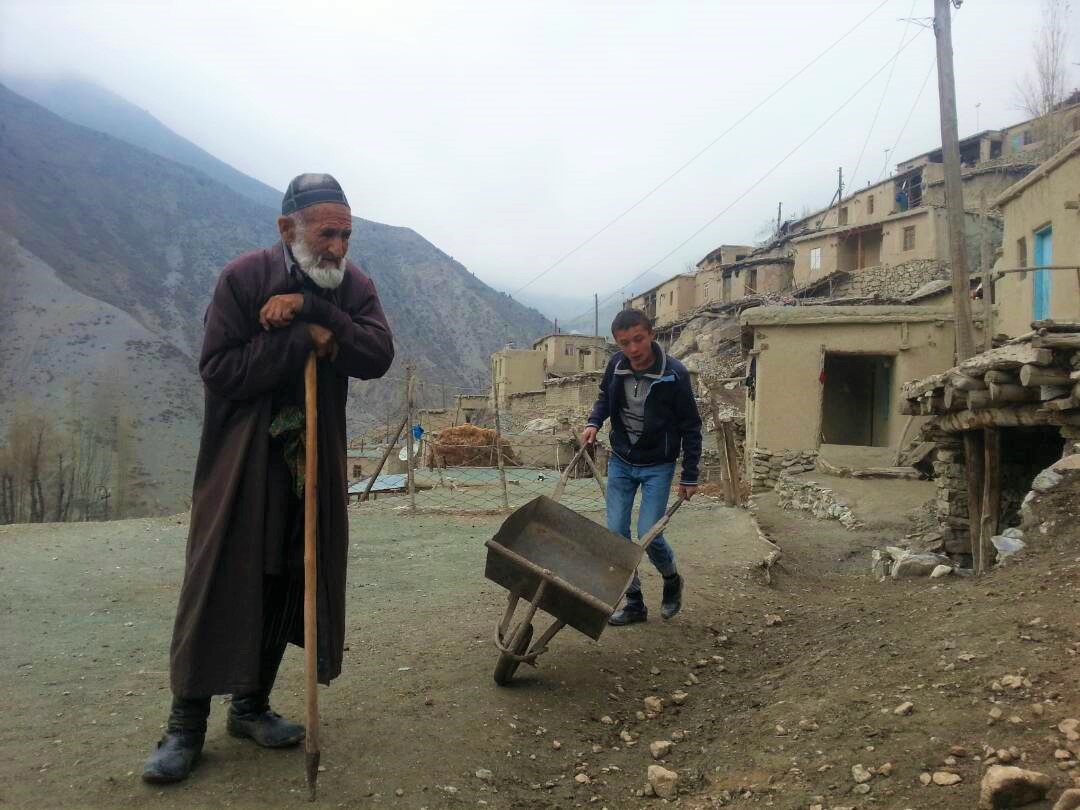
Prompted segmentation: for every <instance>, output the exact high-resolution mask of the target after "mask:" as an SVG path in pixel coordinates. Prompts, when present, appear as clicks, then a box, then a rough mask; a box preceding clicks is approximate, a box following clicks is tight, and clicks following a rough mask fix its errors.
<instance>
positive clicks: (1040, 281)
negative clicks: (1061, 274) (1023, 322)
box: [1032, 226, 1054, 321]
mask: <svg viewBox="0 0 1080 810" xmlns="http://www.w3.org/2000/svg"><path fill="white" fill-rule="evenodd" d="M1053 262H1054V231H1053V229H1052V228H1051V227H1049V226H1047V227H1045V228H1043V229H1042V230H1041V231H1037V232H1036V233H1035V266H1036V267H1048V266H1049V265H1051V264H1053ZM1051 273H1052V271H1050V270H1036V271H1035V275H1034V277H1033V278H1032V284H1033V285H1034V289H1033V293H1034V295H1033V298H1034V306H1033V313H1032V314H1033V315H1034V320H1036V321H1041V320H1045V319H1047V318H1049V317H1050V276H1051Z"/></svg>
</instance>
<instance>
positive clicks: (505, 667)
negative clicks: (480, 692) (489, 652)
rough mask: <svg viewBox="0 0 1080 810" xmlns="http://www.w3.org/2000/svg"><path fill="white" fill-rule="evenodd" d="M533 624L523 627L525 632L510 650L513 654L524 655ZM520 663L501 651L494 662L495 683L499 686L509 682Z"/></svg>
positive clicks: (527, 649) (530, 637)
mask: <svg viewBox="0 0 1080 810" xmlns="http://www.w3.org/2000/svg"><path fill="white" fill-rule="evenodd" d="M532 637H533V626H532V624H530V625H529V626H528V627H526V628H525V632H524V633H523V634H522V636H521V641H519V642H518V643H517V646H516V647H514V649H513V650H512V651H511V652H513V653H514V655H524V654H525V653H526V652H528V651H529V644H531V643H532ZM520 665H521V662H520V661H515V660H514V658H513V657H511V656H510V655H509V654H508V653H502V654H501V655H500V656H499V660H498V662H497V663H496V664H495V683H497V684H498V685H499V686H506V685H507V684H508V683H510V679H511V678H513V677H514V673H515V672H517V668H518V667H519V666H520Z"/></svg>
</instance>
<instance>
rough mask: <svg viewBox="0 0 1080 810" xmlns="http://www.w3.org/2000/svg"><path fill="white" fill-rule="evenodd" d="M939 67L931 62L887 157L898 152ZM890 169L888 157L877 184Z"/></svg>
mask: <svg viewBox="0 0 1080 810" xmlns="http://www.w3.org/2000/svg"><path fill="white" fill-rule="evenodd" d="M935 67H937V59H936V58H935V59H933V60H931V61H930V69H929V70H928V71H926V76H924V77H923V81H922V85H921V86H920V87H919V92H918V93H916V94H915V103H914V104H912V105H911V109H910V110H908V114H907V118H905V119H904V125H903V126H902V127H900V132H899V134H898V135H897V136H896V140H895V141H894V142H893V145H892V149H890V150H889V151H888V153H887V155H892V154H894V153H895V152H896V147H897V146H899V145H900V139H901V138H903V137H904V132H905V131H906V130H907V126H908V124H909V123H910V122H911V116H913V115H914V114H915V108H916V107H918V106H919V101H920V100H921V99H922V94H923V91H924V90H926V83H927V82H929V81H930V76H931V74H932V73H933V72H934V68H935ZM888 168H889V158H888V157H887V156H886V158H885V165H883V166H882V167H881V174H879V175H878V178H877V180H876V181H875V182H881V179H882V178H883V177H884V176H885V171H886V170H887V169H888Z"/></svg>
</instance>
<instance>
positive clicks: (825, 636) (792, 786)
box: [0, 503, 1080, 810]
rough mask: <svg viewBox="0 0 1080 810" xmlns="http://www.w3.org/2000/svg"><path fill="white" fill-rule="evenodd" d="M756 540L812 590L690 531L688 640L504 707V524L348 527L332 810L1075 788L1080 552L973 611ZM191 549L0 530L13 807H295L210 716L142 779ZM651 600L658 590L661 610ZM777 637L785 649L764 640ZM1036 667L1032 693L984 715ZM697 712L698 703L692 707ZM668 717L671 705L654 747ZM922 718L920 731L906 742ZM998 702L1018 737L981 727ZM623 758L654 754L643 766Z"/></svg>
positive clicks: (980, 589)
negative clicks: (1030, 773) (949, 780)
mask: <svg viewBox="0 0 1080 810" xmlns="http://www.w3.org/2000/svg"><path fill="white" fill-rule="evenodd" d="M761 517H762V521H763V522H764V523H765V524H766V525H767V526H769V527H770V529H771V530H772V531H773V532H774V535H775V536H777V538H778V539H780V540H781V542H783V543H784V545H785V549H786V550H787V551H788V556H787V559H789V560H790V561H794V562H796V563H797V565H798V569H797V570H794V571H792V572H790V573H787V574H784V573H781V575H780V576H779V578H778V581H777V583H776V584H775V586H774V587H773V588H771V589H770V588H766V587H764V586H763V585H762V584H761V581H760V578H759V576H757V575H756V574H753V573H751V572H749V571H748V568H747V564H748V563H751V562H753V561H755V560H757V559H759V558H760V556H761V554H760V546H759V545H758V543H757V541H756V538H755V535H754V532H753V528H752V526H751V525H750V523H749V520H748V517H747V516H746V514H745V513H742V512H738V511H734V510H728V509H724V508H719V507H718V508H714V509H710V510H695V511H688V512H683V513H680V515H679V516H678V518H677V525H676V526H675V527H674V528H673V530H672V532H671V539H672V542H673V544H674V545H675V547H676V550H677V553H678V554H679V556H680V562H681V564H682V567H683V570H684V571H685V572H686V573H687V574H688V575H689V576H688V590H687V606H686V608H685V610H684V611H683V613H682V614H681V615H680V616H679V617H678V618H677V619H676V620H675V621H673V622H670V623H664V622H661V621H650V622H649V623H648V624H647V625H639V626H635V627H631V628H622V629H614V628H612V629H610V630H609V631H608V632H606V633H605V634H604V636H603V637H602V639H601V641H600V642H599V643H596V642H592V641H590V640H588V639H586V638H584V637H583V636H581V635H579V634H576V633H574V632H573V631H564V633H562V634H560V635H559V636H558V637H557V638H556V640H555V641H554V643H553V645H552V649H551V651H550V652H549V653H548V654H547V655H546V656H545V657H544V658H542V659H541V661H540V663H541V668H540V669H539V670H531V669H528V668H523V670H522V671H521V672H520V673H519V676H518V680H516V681H515V685H514V686H513V687H512V688H508V689H500V688H498V687H496V686H494V684H493V683H492V680H491V670H492V667H493V665H494V662H495V651H494V648H493V647H492V645H491V641H490V636H491V628H492V625H493V623H494V621H495V619H496V618H497V617H498V615H499V614H500V612H501V608H502V605H503V603H504V592H503V591H502V590H501V589H498V588H496V587H495V586H493V585H491V584H489V583H487V582H486V581H485V580H483V579H482V570H483V567H482V561H483V556H484V549H483V541H484V540H485V539H487V538H488V537H490V536H491V534H492V533H493V532H494V530H495V528H496V526H497V525H498V523H499V518H497V517H475V518H469V517H447V516H438V515H425V516H420V517H404V516H393V515H378V514H370V513H365V514H364V515H362V516H361V515H360V514H358V513H354V514H353V522H352V531H353V535H352V536H353V547H352V550H351V554H350V556H351V559H350V586H349V604H348V611H349V612H348V617H349V630H348V638H347V643H348V645H349V649H348V651H347V652H346V661H345V671H344V674H343V676H342V677H341V678H340V679H339V680H338V681H336V682H335V684H334V685H333V686H332V687H331V688H329V689H327V690H324V691H323V693H322V706H323V716H324V718H325V719H324V732H323V743H324V752H325V753H324V755H323V763H324V764H325V766H326V768H327V770H326V771H325V772H324V773H323V774H322V775H321V777H320V794H319V795H320V799H319V804H321V805H323V806H342V807H346V806H347V807H379V806H386V807H401V808H413V809H414V810H415V809H417V808H423V807H426V808H430V809H431V810H435V808H450V807H465V806H481V807H484V806H486V807H493V808H527V809H528V808H531V809H533V810H540V808H564V807H576V806H582V807H584V806H586V805H590V806H592V805H595V806H596V807H597V808H600V807H607V808H610V810H615V808H622V807H635V806H642V807H644V806H648V805H650V804H657V803H658V800H657V799H649V798H641V797H639V796H638V795H637V794H638V792H639V791H640V790H641V789H642V787H643V786H644V783H645V772H646V769H647V766H648V765H649V764H651V763H653V762H654V760H653V759H652V758H651V756H650V754H649V751H648V744H649V743H650V742H652V741H653V740H661V739H664V740H671V739H675V738H679V737H681V740H679V741H677V743H676V745H675V748H674V749H673V752H672V753H671V754H670V755H669V756H668V757H667V760H666V761H667V765H668V767H671V768H673V769H675V770H677V771H678V772H679V774H680V777H681V783H682V784H683V786H684V787H685V788H686V789H687V791H688V793H687V795H685V796H683V797H682V798H680V800H679V801H680V803H682V804H683V805H684V806H687V807H692V808H696V807H713V806H729V805H732V806H747V807H753V806H761V807H777V808H792V809H794V808H800V809H801V810H805V808H807V807H809V806H810V805H811V804H812V803H814V802H815V801H817V799H816V798H815V797H822V799H821V802H820V803H822V804H823V805H824V806H825V807H827V808H829V807H832V808H836V807H858V808H869V807H884V808H918V809H919V810H923V808H940V810H946V808H961V807H971V806H973V797H974V795H975V791H976V790H977V782H978V773H979V771H978V768H979V764H978V763H977V762H975V761H974V759H973V758H972V757H971V756H969V757H967V758H963V759H961V760H959V762H958V765H957V766H956V770H957V771H959V772H960V773H961V775H962V777H963V780H964V781H963V782H962V783H961V784H960V785H959V786H957V787H955V788H937V787H930V788H924V787H923V786H922V785H921V784H920V783H919V780H918V777H919V774H920V773H922V772H923V771H924V770H925V769H927V768H931V769H933V768H935V766H940V765H941V762H942V761H943V758H944V757H945V756H947V755H948V749H949V746H951V745H964V746H966V747H967V748H968V749H969V751H970V753H971V754H981V748H980V746H981V745H982V744H984V743H989V744H991V745H994V746H995V747H1001V746H1006V747H1007V746H1008V745H1016V746H1017V747H1018V749H1019V750H1021V751H1022V752H1023V753H1024V754H1025V755H1026V756H1028V758H1029V764H1030V765H1032V766H1034V767H1038V768H1039V769H1041V770H1044V771H1045V772H1047V773H1051V774H1053V775H1054V776H1055V777H1056V778H1058V779H1059V780H1064V775H1063V772H1060V771H1058V770H1057V769H1056V768H1055V767H1054V763H1053V750H1054V747H1053V745H1052V744H1051V743H1049V742H1047V740H1046V738H1047V735H1048V734H1049V730H1050V729H1051V728H1052V727H1053V725H1055V724H1056V723H1057V722H1058V720H1059V719H1060V718H1061V717H1066V716H1067V717H1075V716H1077V714H1078V712H1080V696H1078V694H1077V686H1076V675H1077V657H1076V653H1077V651H1078V650H1080V630H1078V625H1080V621H1078V619H1080V606H1078V600H1080V594H1078V582H1080V551H1077V547H1076V546H1072V547H1071V548H1072V550H1071V551H1069V550H1068V549H1066V548H1051V549H1049V550H1047V551H1045V552H1044V553H1043V554H1042V555H1041V556H1040V555H1032V557H1031V558H1029V562H1028V563H1027V564H1025V565H1024V566H1023V567H1014V568H1009V569H1005V570H1003V571H1001V572H998V573H995V574H994V575H992V576H991V577H990V578H989V579H988V580H985V581H982V582H979V583H974V582H971V581H960V580H955V581H954V580H947V581H945V582H943V583H933V584H931V583H930V582H929V581H921V580H920V581H918V582H901V583H887V584H885V585H879V584H877V583H874V582H873V581H872V580H871V579H870V578H869V577H867V576H865V574H864V573H863V572H864V571H865V556H866V552H865V550H866V549H868V548H869V546H870V545H871V543H872V542H873V541H875V540H876V539H877V538H876V537H875V536H874V535H873V533H872V532H870V533H861V534H860V533H850V532H847V531H845V530H844V529H842V528H840V527H839V526H838V524H835V523H824V522H816V521H803V520H801V519H797V518H795V517H793V516H791V515H788V514H784V513H776V512H775V511H773V510H771V507H770V505H769V504H767V503H766V504H764V505H763V507H762V515H761ZM186 528H187V527H186V525H185V522H184V521H183V520H182V519H172V520H138V521H126V522H123V523H110V524H92V525H79V526H34V527H23V526H20V527H0V578H2V580H3V582H4V584H5V585H4V588H3V590H2V593H0V612H2V615H3V617H4V618H3V622H2V629H3V641H4V649H5V655H4V658H3V665H2V668H0V688H2V691H3V695H4V706H5V707H6V716H5V721H6V722H5V723H4V725H3V726H2V727H0V747H2V750H3V751H4V754H5V756H4V757H3V759H2V760H0V805H2V806H10V807H75V806H78V807H135V806H137V807H162V808H170V807H184V808H190V807H285V806H294V805H300V804H301V802H302V799H303V797H304V793H303V783H302V782H303V777H302V772H303V766H302V761H303V756H302V753H301V752H299V751H288V752H270V751H263V750H260V749H257V748H255V747H254V746H252V745H251V744H250V743H245V742H242V741H238V740H234V739H232V738H230V737H228V736H227V735H226V734H225V731H224V715H225V710H226V707H225V706H224V705H221V704H220V703H219V702H218V701H215V707H214V712H213V714H212V717H211V730H210V733H209V735H208V739H207V744H206V754H205V758H204V761H203V763H202V764H201V765H200V766H199V768H198V770H197V771H196V773H195V775H194V776H193V777H192V779H191V780H189V781H188V782H187V783H185V784H182V785H179V786H175V787H172V788H169V789H152V788H148V787H146V786H144V785H143V784H142V783H141V782H140V781H139V779H138V774H139V771H140V768H141V762H142V759H143V757H144V756H145V755H146V753H147V752H148V750H149V748H150V746H151V745H152V743H153V741H154V740H155V739H156V738H157V736H158V735H159V733H160V724H161V721H162V720H163V719H164V713H165V711H166V707H167V702H168V689H167V677H166V673H165V669H166V648H167V644H168V638H169V631H170V629H171V624H170V623H171V618H172V612H173V610H174V608H175V602H176V593H177V585H178V582H179V576H180V565H181V560H182V556H183V543H184V537H185V533H186ZM860 557H861V562H860V561H859V560H860ZM836 560H841V561H844V560H847V562H841V563H839V564H836V563H835V562H834V561H836ZM658 590H659V582H658V578H657V577H656V576H655V574H654V573H653V572H651V571H650V572H648V573H647V575H646V591H647V594H648V595H649V596H650V597H651V599H652V602H653V604H654V605H655V603H656V602H657V593H658ZM766 613H771V614H777V615H779V616H781V617H782V622H781V623H780V624H776V625H774V626H767V625H766V623H765V619H764V617H765V614H766ZM1035 618H1039V623H1038V624H1034V625H1033V624H1031V621H1032V620H1034V619H1035ZM1070 651H1071V654H1070ZM714 656H716V657H719V659H722V660H718V658H714ZM961 656H963V657H961ZM967 656H973V657H970V658H969V657H967ZM301 660H302V659H301V655H300V653H299V651H298V650H295V649H290V651H289V653H288V655H287V656H286V661H285V663H284V665H283V675H282V679H281V681H280V683H279V688H278V689H277V690H276V691H275V707H276V708H277V709H278V710H279V711H282V712H283V713H284V714H287V715H289V716H292V717H295V718H300V716H301V715H302V695H301V693H300V685H301ZM1020 667H1026V673H1027V675H1028V677H1029V679H1030V680H1031V682H1032V684H1033V685H1032V687H1031V688H1027V687H1024V688H1023V689H1020V690H1015V691H1010V692H1009V693H1008V694H999V693H995V692H992V691H991V690H990V688H989V687H990V684H991V683H992V681H993V680H995V679H999V678H1000V677H1001V676H1002V675H1004V674H1007V673H1010V672H1017V671H1018V670H1019V668H1020ZM691 673H692V674H693V677H691ZM695 681H696V683H694V682H695ZM688 684H689V685H688ZM680 689H681V690H685V691H686V692H687V693H688V697H687V699H686V702H685V704H684V705H681V706H677V705H674V704H673V703H671V702H670V696H671V694H672V693H673V692H675V691H677V690H680ZM649 695H656V696H659V697H661V698H664V699H667V700H668V705H667V706H666V708H665V710H664V712H663V713H662V714H661V715H660V716H659V717H657V718H655V719H651V720H639V719H638V718H637V716H636V712H638V711H639V710H641V709H642V708H643V703H642V700H643V698H644V697H646V696H649ZM904 700H911V701H912V702H913V703H914V704H915V709H914V712H913V713H912V714H911V715H910V716H896V715H893V714H892V709H893V708H894V707H895V706H896V705H898V704H899V703H901V702H902V701H904ZM990 700H998V701H1001V702H1002V705H1003V706H1004V708H1005V717H1006V718H1008V717H1010V716H1012V715H1014V714H1015V715H1017V716H1020V717H1021V722H1020V723H1008V722H1007V720H1005V721H1002V723H1001V724H998V725H994V726H988V725H987V717H988V715H987V712H988V710H989V708H990V702H989V701H990ZM1035 702H1039V703H1040V704H1041V705H1042V706H1043V709H1041V711H1042V712H1043V715H1042V717H1038V716H1036V715H1035V714H1034V710H1033V709H1032V707H1033V705H1034V703H1035ZM604 717H607V718H610V720H611V721H612V722H611V723H610V724H609V723H606V722H603V718H604ZM800 721H804V722H803V726H806V727H807V728H800V725H799V723H800ZM815 725H816V727H817V728H816V729H814V730H808V729H809V728H813V726H815ZM621 731H626V732H627V733H628V734H629V735H630V736H631V737H635V736H637V735H640V736H637V739H636V741H635V742H634V744H632V745H628V744H627V743H626V742H625V741H624V740H623V739H622V738H621V737H620V732H621ZM555 741H558V742H559V746H558V747H557V748H556V746H555V745H554V743H555ZM887 761H888V762H891V763H893V765H894V772H893V775H892V776H890V777H888V778H885V777H875V778H874V780H873V781H872V782H871V783H870V784H871V788H872V792H871V793H870V794H869V795H865V796H864V795H857V794H855V795H853V794H852V793H851V790H852V788H853V786H854V783H853V781H852V779H851V774H850V768H851V766H852V765H854V764H857V763H858V764H864V765H865V766H866V767H868V768H870V767H877V766H879V765H881V764H883V763H885V762H887ZM480 769H486V770H489V771H490V772H491V776H490V781H485V780H482V779H480V778H478V777H477V776H476V772H477V771H478V770H480ZM577 773H584V774H586V776H587V778H588V782H587V783H586V784H580V783H578V782H576V781H575V778H574V777H575V775H576V774H577ZM485 776H486V774H485ZM1062 784H1064V782H1063V781H1062ZM398 790H400V791H401V793H402V795H400V796H397V795H395V791H398ZM594 797H595V798H594ZM725 797H726V798H725ZM305 804H306V803H305ZM1035 807H1038V805H1035ZM1044 807H1049V804H1045V805H1044Z"/></svg>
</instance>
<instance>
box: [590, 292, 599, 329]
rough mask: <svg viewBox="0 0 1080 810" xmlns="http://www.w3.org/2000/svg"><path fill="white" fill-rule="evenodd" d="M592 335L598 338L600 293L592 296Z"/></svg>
mask: <svg viewBox="0 0 1080 810" xmlns="http://www.w3.org/2000/svg"><path fill="white" fill-rule="evenodd" d="M592 306H593V334H594V335H596V336H597V337H600V293H593V294H592Z"/></svg>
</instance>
